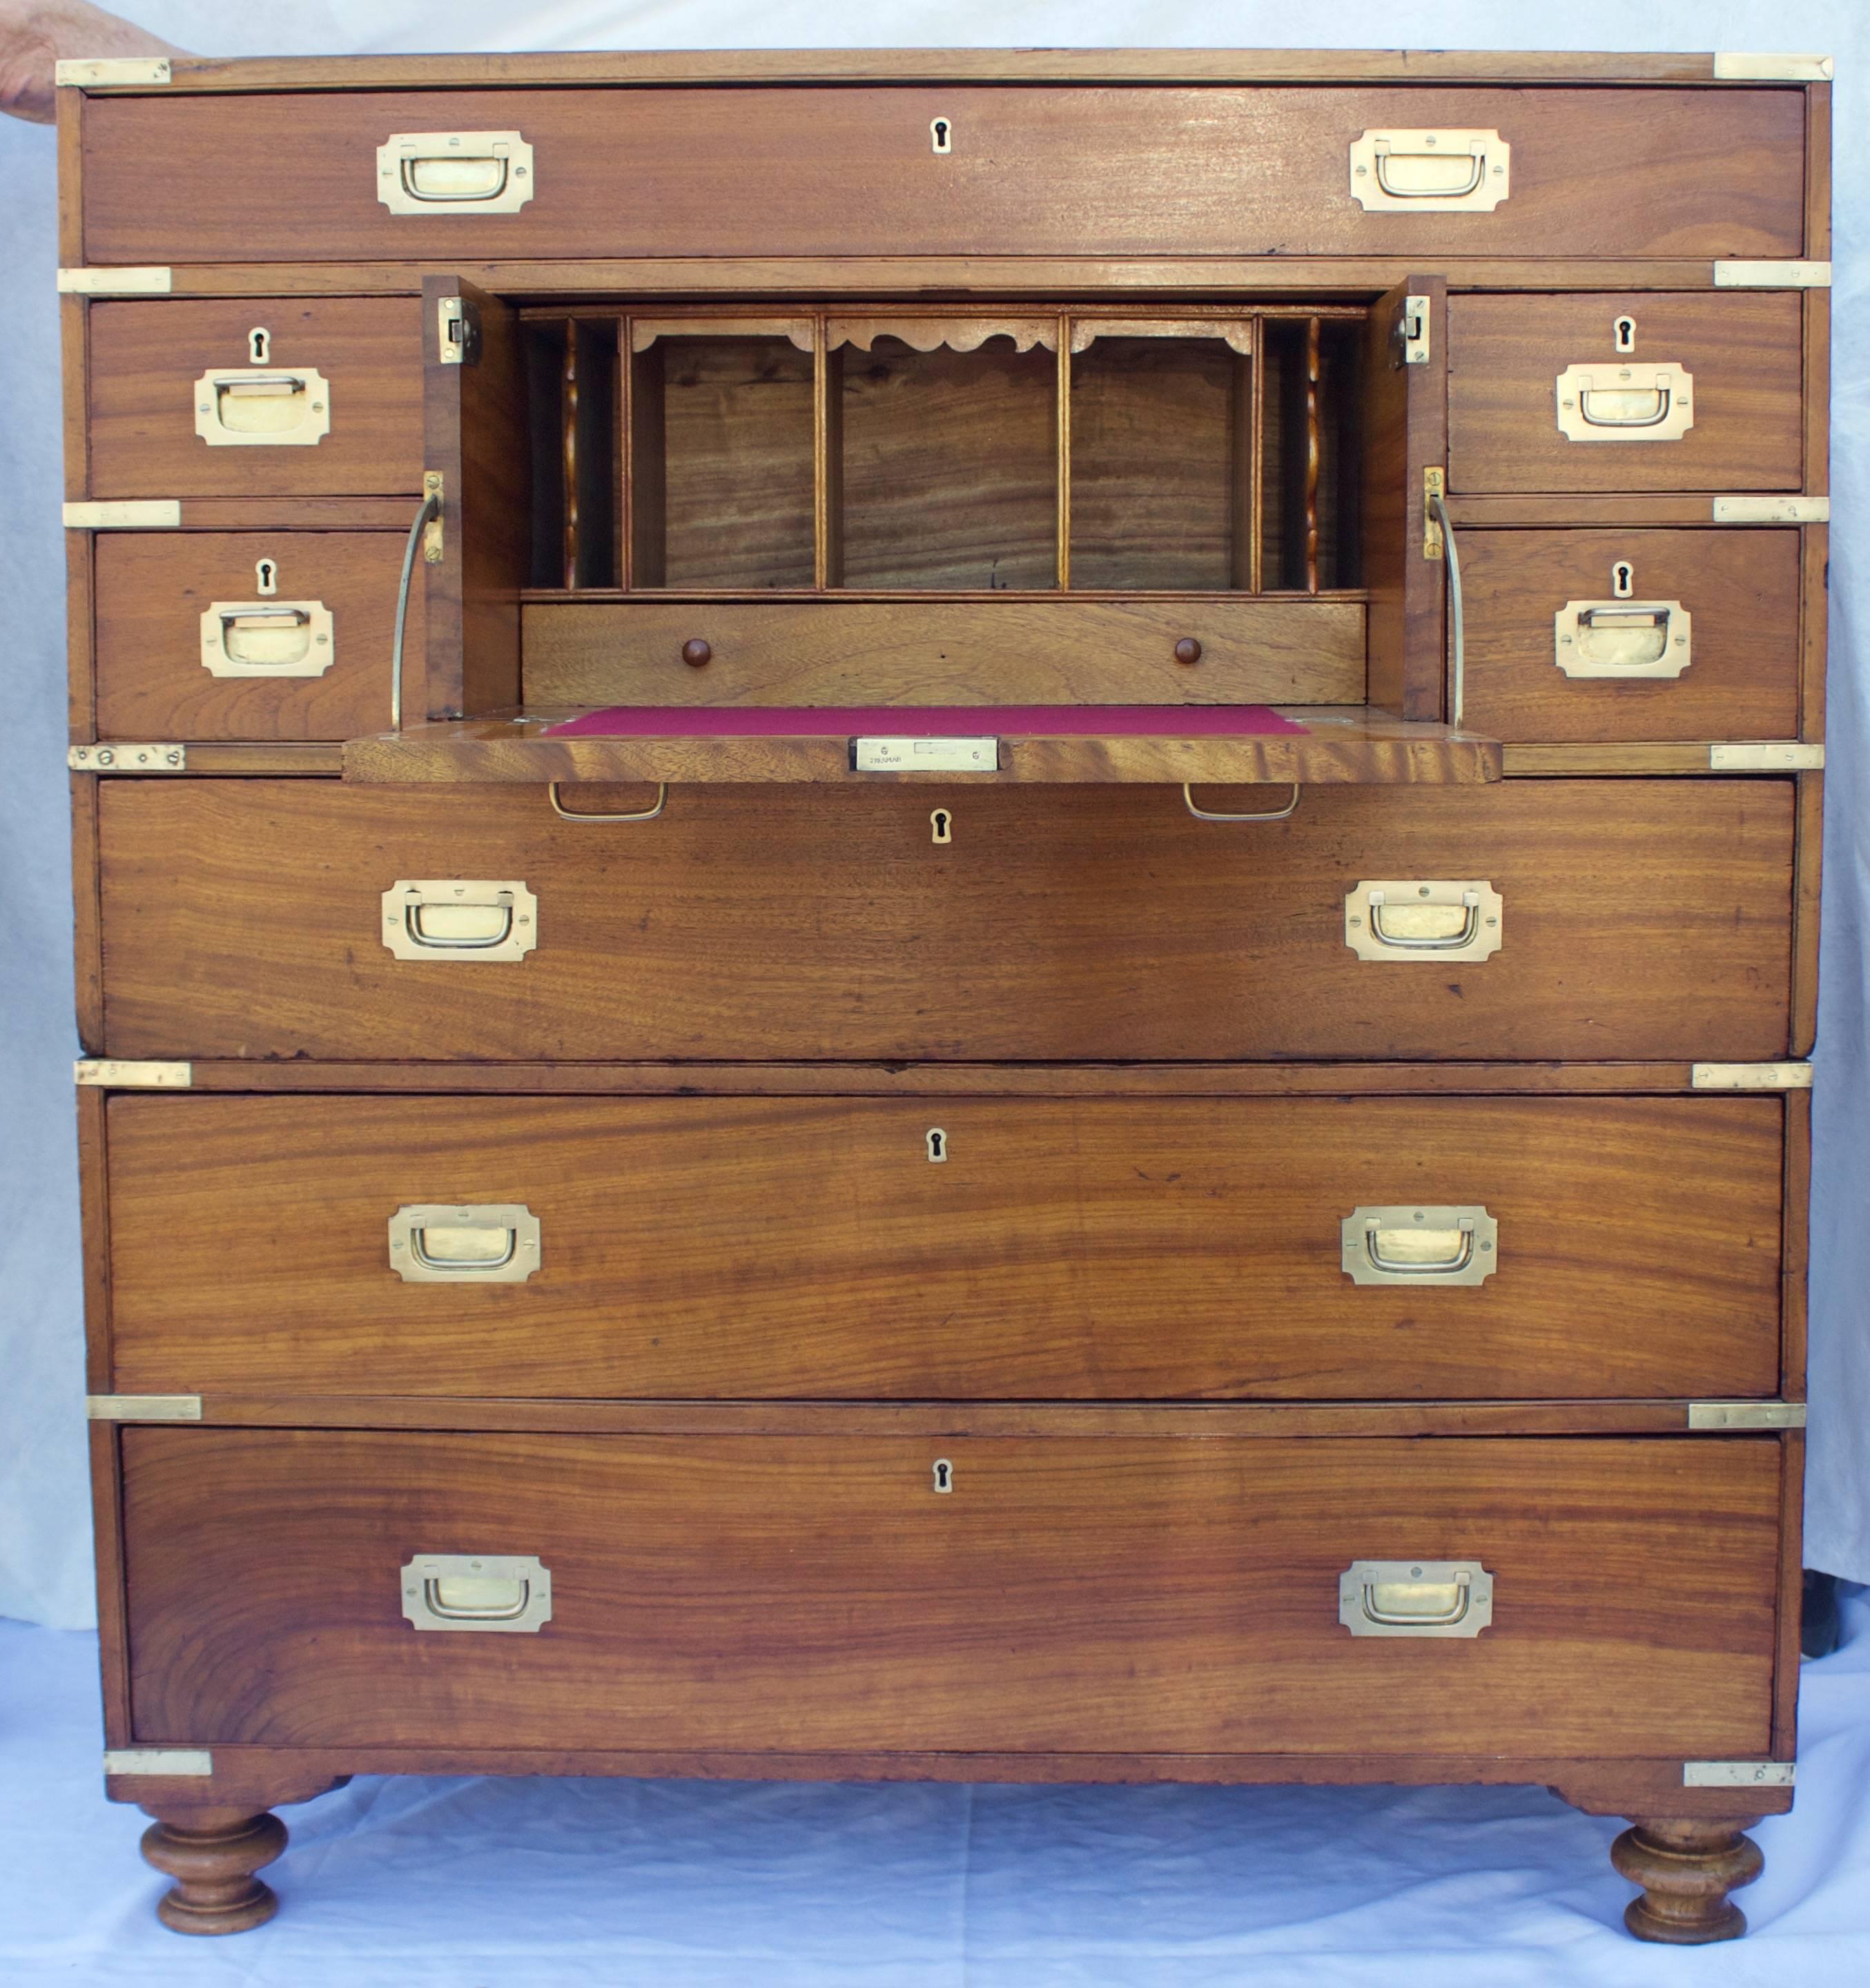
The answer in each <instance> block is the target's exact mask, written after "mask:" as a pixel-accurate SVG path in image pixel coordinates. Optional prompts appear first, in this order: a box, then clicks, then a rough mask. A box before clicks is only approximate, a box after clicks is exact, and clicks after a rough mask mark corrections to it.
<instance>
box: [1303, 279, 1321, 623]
mask: <svg viewBox="0 0 1870 1988" xmlns="http://www.w3.org/2000/svg"><path fill="white" fill-rule="evenodd" d="M1323 330H1324V327H1323V326H1321V325H1320V323H1319V322H1318V320H1317V319H1316V318H1315V317H1314V318H1307V320H1306V321H1305V591H1306V592H1307V593H1317V590H1318V475H1319V472H1320V468H1321V467H1322V460H1321V458H1322V455H1323V450H1322V446H1321V442H1320V428H1319V412H1318V387H1319V380H1320V374H1321V373H1322V370H1323V367H1324V357H1323V350H1322V346H1323V340H1322V333H1323Z"/></svg>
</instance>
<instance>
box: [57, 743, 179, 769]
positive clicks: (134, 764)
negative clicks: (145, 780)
mask: <svg viewBox="0 0 1870 1988" xmlns="http://www.w3.org/2000/svg"><path fill="white" fill-rule="evenodd" d="M65 763H66V766H69V767H70V769H72V771H73V773H186V772H187V771H188V747H187V746H185V745H123V744H120V743H119V742H117V741H116V740H114V739H113V741H112V742H110V744H109V745H74V746H73V748H72V749H71V750H70V751H69V752H67V753H66V756H65Z"/></svg>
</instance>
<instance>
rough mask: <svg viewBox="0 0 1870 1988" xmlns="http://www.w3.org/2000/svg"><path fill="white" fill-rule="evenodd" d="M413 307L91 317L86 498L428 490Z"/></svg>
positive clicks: (230, 308)
mask: <svg viewBox="0 0 1870 1988" xmlns="http://www.w3.org/2000/svg"><path fill="white" fill-rule="evenodd" d="M422 375H423V348H422V341H421V305H420V303H419V302H418V300H417V299H414V298H411V297H317V298H302V297H294V298H282V297H252V298H241V299H232V300H228V301H221V300H219V299H215V300H206V299H167V298H164V299H160V300H157V299H147V300H138V301H136V302H128V303H127V302H122V301H118V302H115V303H98V304H93V306H91V307H90V366H89V377H90V407H89V413H90V489H89V490H88V491H86V492H73V493H72V494H73V495H75V496H76V495H88V496H90V497H92V498H94V499H110V498H121V497H290V496H314V495H316V496H333V495H336V496H350V495H387V494H389V493H391V492H403V491H407V492H410V493H411V495H414V493H415V492H418V491H419V490H420V489H421V485H422Z"/></svg>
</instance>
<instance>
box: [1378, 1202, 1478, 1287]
mask: <svg viewBox="0 0 1870 1988" xmlns="http://www.w3.org/2000/svg"><path fill="white" fill-rule="evenodd" d="M1338 1237H1339V1246H1340V1254H1341V1260H1342V1262H1343V1264H1344V1275H1345V1276H1347V1277H1348V1278H1349V1279H1350V1280H1351V1282H1352V1283H1354V1284H1483V1283H1486V1280H1487V1279H1488V1278H1490V1276H1493V1273H1494V1272H1495V1271H1496V1270H1498V1269H1499V1268H1500V1224H1499V1223H1498V1222H1496V1221H1495V1220H1494V1219H1493V1216H1492V1215H1490V1214H1488V1212H1487V1211H1486V1209H1484V1208H1482V1207H1479V1206H1470V1207H1465V1208H1417V1207H1412V1206H1410V1205H1408V1204H1407V1203H1405V1204H1404V1205H1402V1206H1401V1207H1394V1208H1354V1209H1351V1212H1350V1213H1349V1214H1348V1215H1346V1216H1345V1217H1344V1220H1343V1221H1342V1222H1340V1223H1339V1225H1338Z"/></svg>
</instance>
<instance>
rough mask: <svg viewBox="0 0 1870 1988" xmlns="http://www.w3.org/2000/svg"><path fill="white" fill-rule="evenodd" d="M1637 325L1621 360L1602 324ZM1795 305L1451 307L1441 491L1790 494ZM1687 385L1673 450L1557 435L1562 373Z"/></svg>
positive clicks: (1679, 300) (1795, 403) (1791, 295)
mask: <svg viewBox="0 0 1870 1988" xmlns="http://www.w3.org/2000/svg"><path fill="white" fill-rule="evenodd" d="M1625 313H1627V314H1628V315H1630V316H1634V317H1635V320H1636V327H1637V329H1636V347H1635V354H1634V356H1633V357H1629V358H1622V357H1618V355H1617V353H1616V352H1615V347H1614V346H1613V344H1612V343H1611V338H1612V324H1613V321H1614V320H1615V319H1616V318H1617V317H1618V316H1620V315H1622V314H1625ZM1802 321H1803V320H1802V301H1801V298H1800V297H1799V296H1798V294H1797V292H1793V291H1780V290H1774V291H1759V292H1754V293H1753V294H1751V295H1748V294H1747V293H1745V292H1728V293H1726V294H1724V295H1722V296H1713V297H1692V296H1652V295H1647V296H1646V295H1638V294H1637V293H1635V292H1594V293H1593V294H1591V295H1589V296H1554V297H1484V296H1463V297H1456V298H1455V299H1453V301H1452V303H1450V304H1449V307H1448V471H1449V485H1450V486H1451V488H1452V489H1455V490H1457V491H1459V492H1463V494H1465V493H1466V492H1470V491H1515V490H1527V491H1540V492H1550V491H1561V490H1579V491H1592V490H1603V491H1637V490H1659V491H1661V490H1710V491H1712V490H1797V489H1802V488H1803V487H1804V486H1803V484H1802V482H1801V478H1802V476H1803V475H1804V419H1803V414H1802V411H1801V388H1802V386H1803V380H1804V367H1803V363H1802V355H1803V345H1802V332H1801V325H1802ZM1644 360H1667V361H1673V362H1675V363H1678V364H1679V365H1682V366H1685V367H1687V369H1688V370H1689V373H1690V374H1692V376H1693V378H1694V387H1693V389H1692V396H1691V399H1690V403H1689V404H1690V407H1691V409H1692V413H1693V415H1694V425H1693V427H1692V428H1689V431H1687V433H1686V434H1682V435H1681V436H1679V437H1678V438H1676V439H1675V440H1673V441H1571V440H1570V439H1568V438H1567V437H1566V436H1564V435H1563V434H1561V433H1560V432H1559V429H1558V407H1557V393H1556V384H1557V378H1558V376H1559V374H1561V373H1562V372H1563V371H1564V370H1565V368H1566V367H1567V366H1574V365H1577V366H1581V365H1584V364H1586V363H1598V362H1601V363H1603V364H1604V365H1605V367H1615V366H1619V365H1627V366H1629V367H1632V369H1634V370H1635V371H1637V372H1638V374H1640V372H1641V369H1642V363H1643V361H1644Z"/></svg>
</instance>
